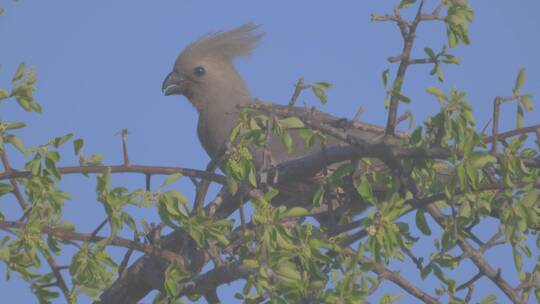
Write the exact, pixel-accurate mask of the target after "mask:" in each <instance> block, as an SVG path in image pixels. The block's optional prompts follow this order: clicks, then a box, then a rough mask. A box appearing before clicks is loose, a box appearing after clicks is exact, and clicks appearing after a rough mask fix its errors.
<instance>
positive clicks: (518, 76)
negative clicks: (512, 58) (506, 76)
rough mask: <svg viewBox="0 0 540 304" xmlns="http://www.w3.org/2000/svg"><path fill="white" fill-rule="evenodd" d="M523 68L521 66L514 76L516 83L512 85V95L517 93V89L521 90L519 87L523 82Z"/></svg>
mask: <svg viewBox="0 0 540 304" xmlns="http://www.w3.org/2000/svg"><path fill="white" fill-rule="evenodd" d="M525 76H526V74H525V68H521V69H520V70H519V73H518V75H517V77H516V84H515V85H514V90H513V92H514V95H519V91H520V90H521V87H523V84H524V83H525Z"/></svg>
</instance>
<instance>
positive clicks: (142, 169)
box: [0, 151, 225, 210]
mask: <svg viewBox="0 0 540 304" xmlns="http://www.w3.org/2000/svg"><path fill="white" fill-rule="evenodd" d="M4 152H5V151H4ZM0 155H4V154H0ZM57 169H58V172H59V173H60V174H62V175H66V174H100V173H104V172H106V171H107V170H111V173H141V174H146V175H148V174H150V175H171V174H174V173H182V175H184V176H188V177H198V178H202V179H208V180H211V181H212V182H216V183H220V184H225V177H224V176H223V175H220V174H216V173H209V172H207V171H202V170H196V169H188V168H180V167H162V166H145V165H129V166H124V165H111V166H106V165H101V166H68V167H59V168H57ZM31 175H32V172H30V171H27V170H24V171H15V170H11V168H10V170H9V171H8V170H6V171H5V172H2V173H0V180H3V179H12V178H28V177H30V176H31ZM25 210H26V208H25Z"/></svg>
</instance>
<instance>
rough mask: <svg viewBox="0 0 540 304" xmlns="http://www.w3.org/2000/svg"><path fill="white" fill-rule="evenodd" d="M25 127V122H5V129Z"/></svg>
mask: <svg viewBox="0 0 540 304" xmlns="http://www.w3.org/2000/svg"><path fill="white" fill-rule="evenodd" d="M24 127H26V124H25V123H24V122H12V123H9V124H7V126H6V130H15V129H20V128H24Z"/></svg>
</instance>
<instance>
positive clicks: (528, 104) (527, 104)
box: [519, 94, 534, 112]
mask: <svg viewBox="0 0 540 304" xmlns="http://www.w3.org/2000/svg"><path fill="white" fill-rule="evenodd" d="M519 102H520V103H521V104H522V105H523V108H524V109H525V112H529V111H532V110H533V109H534V103H533V102H532V100H531V95H530V94H523V95H521V98H520V99H519Z"/></svg>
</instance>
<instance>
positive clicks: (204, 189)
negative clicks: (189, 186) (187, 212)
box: [193, 142, 229, 213]
mask: <svg viewBox="0 0 540 304" xmlns="http://www.w3.org/2000/svg"><path fill="white" fill-rule="evenodd" d="M228 150H229V143H228V142H226V143H224V144H222V145H221V147H220V148H219V150H218V151H217V153H216V155H214V157H212V159H211V160H210V162H209V163H208V165H206V173H207V174H214V171H215V170H216V169H217V168H218V167H219V166H220V165H221V163H222V162H223V160H224V158H225V157H226V156H227V151H228ZM209 186H210V181H209V180H208V179H203V180H201V181H200V182H199V185H198V186H197V192H196V193H195V202H194V203H193V212H195V213H199V212H200V211H201V210H202V208H203V206H204V200H205V199H206V194H207V193H208V187H209Z"/></svg>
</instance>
